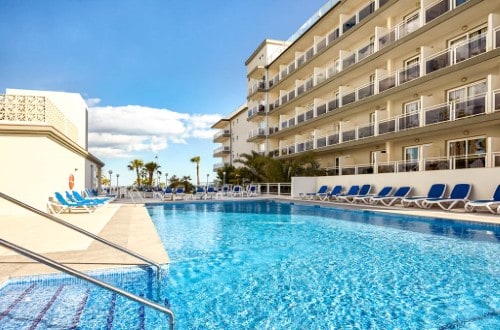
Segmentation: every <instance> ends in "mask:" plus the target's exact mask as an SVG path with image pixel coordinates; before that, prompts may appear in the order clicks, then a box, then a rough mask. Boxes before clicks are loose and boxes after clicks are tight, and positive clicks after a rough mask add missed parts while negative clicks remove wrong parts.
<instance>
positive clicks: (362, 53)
mask: <svg viewBox="0 0 500 330" xmlns="http://www.w3.org/2000/svg"><path fill="white" fill-rule="evenodd" d="M373 50H374V48H373V43H371V44H368V45H366V46H365V47H363V48H360V49H359V50H358V62H359V61H361V60H362V59H364V58H365V57H368V56H370V55H371V54H373Z"/></svg>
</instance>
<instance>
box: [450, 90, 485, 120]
mask: <svg viewBox="0 0 500 330" xmlns="http://www.w3.org/2000/svg"><path fill="white" fill-rule="evenodd" d="M454 108H455V119H458V118H464V117H469V116H474V115H479V114H482V113H485V112H486V95H482V96H476V97H474V98H471V99H468V100H467V101H461V102H456V103H455V106H454Z"/></svg>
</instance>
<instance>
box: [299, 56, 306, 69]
mask: <svg viewBox="0 0 500 330" xmlns="http://www.w3.org/2000/svg"><path fill="white" fill-rule="evenodd" d="M305 61H306V59H305V55H301V56H300V57H299V58H298V59H297V67H299V66H301V65H302V64H304V62H305Z"/></svg>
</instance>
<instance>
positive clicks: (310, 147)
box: [305, 140, 314, 151]
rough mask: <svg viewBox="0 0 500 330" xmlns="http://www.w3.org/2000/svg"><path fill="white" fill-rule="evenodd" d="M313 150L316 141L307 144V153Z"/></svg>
mask: <svg viewBox="0 0 500 330" xmlns="http://www.w3.org/2000/svg"><path fill="white" fill-rule="evenodd" d="M313 148H314V141H312V140H310V141H307V142H306V143H305V150H306V151H309V150H313Z"/></svg>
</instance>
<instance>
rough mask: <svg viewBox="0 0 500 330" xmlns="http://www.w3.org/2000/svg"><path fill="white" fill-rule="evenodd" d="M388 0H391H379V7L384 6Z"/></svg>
mask: <svg viewBox="0 0 500 330" xmlns="http://www.w3.org/2000/svg"><path fill="white" fill-rule="evenodd" d="M388 2H389V0H378V6H379V8H380V7H382V6H383V5H385V4H386V3H388Z"/></svg>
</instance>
